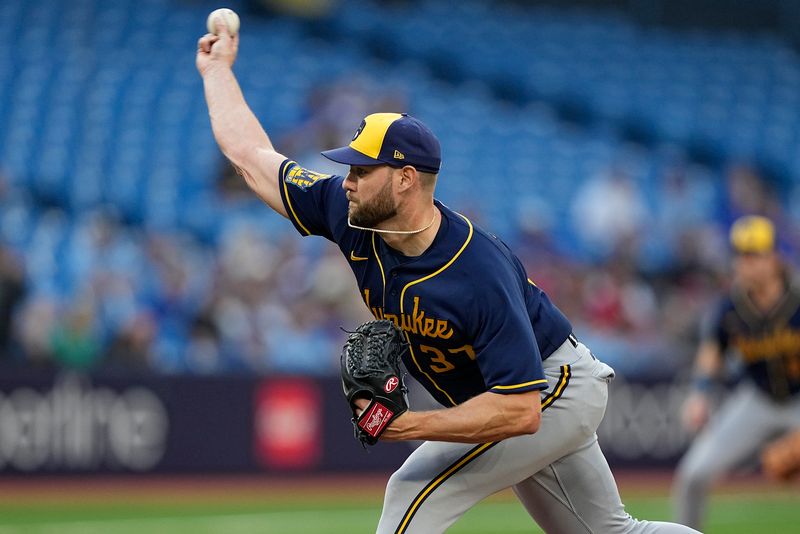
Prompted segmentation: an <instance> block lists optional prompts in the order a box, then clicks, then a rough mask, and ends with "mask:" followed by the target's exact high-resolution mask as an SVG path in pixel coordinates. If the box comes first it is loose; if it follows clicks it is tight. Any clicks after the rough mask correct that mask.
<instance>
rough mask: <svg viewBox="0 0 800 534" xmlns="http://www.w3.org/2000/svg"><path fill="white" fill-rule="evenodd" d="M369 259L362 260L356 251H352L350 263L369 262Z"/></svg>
mask: <svg viewBox="0 0 800 534" xmlns="http://www.w3.org/2000/svg"><path fill="white" fill-rule="evenodd" d="M368 259H369V258H368V257H364V258H362V257H361V256H356V252H355V251H354V250H351V251H350V261H367V260H368Z"/></svg>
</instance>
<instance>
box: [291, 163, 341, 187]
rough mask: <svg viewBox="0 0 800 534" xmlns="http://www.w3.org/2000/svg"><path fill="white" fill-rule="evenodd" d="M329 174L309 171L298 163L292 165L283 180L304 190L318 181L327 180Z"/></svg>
mask: <svg viewBox="0 0 800 534" xmlns="http://www.w3.org/2000/svg"><path fill="white" fill-rule="evenodd" d="M331 176H332V175H330V174H320V173H318V172H314V171H309V170H307V169H304V168H303V167H301V166H300V165H295V166H294V167H292V170H290V171H289V172H288V173H286V177H285V178H284V179H283V181H284V182H286V183H287V184H292V185H293V186H295V187H298V188H300V189H302V190H303V191H306V190H308V188H309V187H311V186H312V185H314V184H315V183H317V182H318V181H320V180H327V179H328V178H330V177H331Z"/></svg>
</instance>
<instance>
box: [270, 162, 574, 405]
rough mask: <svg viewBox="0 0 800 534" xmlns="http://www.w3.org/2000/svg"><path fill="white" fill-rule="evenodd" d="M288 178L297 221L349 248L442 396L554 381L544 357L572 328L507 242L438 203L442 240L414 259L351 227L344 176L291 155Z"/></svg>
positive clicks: (453, 399)
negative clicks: (321, 170) (547, 377)
mask: <svg viewBox="0 0 800 534" xmlns="http://www.w3.org/2000/svg"><path fill="white" fill-rule="evenodd" d="M280 179H281V183H280V184H279V185H280V188H281V198H282V200H283V203H284V206H285V207H286V211H287V212H288V214H289V218H290V220H291V221H292V223H293V224H294V226H295V228H297V230H298V231H299V232H300V233H301V234H303V235H320V236H323V237H326V238H327V239H329V240H331V241H333V242H334V243H336V244H337V245H338V246H339V248H340V250H341V251H342V254H344V255H345V257H346V258H347V260H348V261H349V263H350V267H351V268H352V270H353V273H354V274H355V277H356V280H357V282H358V287H359V289H360V291H361V297H362V298H363V300H364V302H365V303H366V305H367V306H368V307H369V309H370V310H371V312H372V314H373V315H374V316H375V317H376V318H378V319H390V320H392V321H394V323H395V324H397V326H399V327H400V328H401V329H402V330H403V331H404V332H405V334H406V336H407V338H408V341H409V343H410V345H411V347H410V350H409V351H407V353H406V356H405V357H404V358H403V360H404V364H405V366H406V368H407V369H408V371H409V372H410V373H411V374H412V375H413V376H414V377H415V378H416V379H417V380H419V382H420V383H421V384H422V385H423V386H424V387H425V388H426V389H427V390H428V391H429V392H430V393H431V395H433V397H434V398H436V399H437V400H438V401H439V402H440V403H442V404H443V405H445V406H453V405H456V404H459V403H461V402H464V401H465V400H467V399H470V398H472V397H474V396H476V395H478V394H480V393H483V392H485V391H493V392H496V393H519V392H524V391H532V390H538V389H545V388H546V387H547V382H546V380H545V377H544V373H543V370H542V360H543V359H545V358H547V357H548V356H550V354H552V353H553V352H554V351H555V350H556V349H557V348H558V347H559V346H560V345H561V344H562V343H564V341H566V339H567V337H568V336H569V334H570V332H571V330H572V327H571V326H570V323H569V321H567V319H566V318H565V317H564V315H563V314H562V313H561V312H560V311H559V310H558V308H556V307H555V306H554V305H553V304H552V303H551V302H550V300H549V299H548V297H547V295H545V294H544V293H543V292H542V291H541V290H540V289H539V288H538V287H536V286H535V285H534V284H533V282H531V281H530V280H529V279H528V277H527V275H526V273H525V269H524V268H523V266H522V264H521V263H520V261H519V260H518V259H517V257H516V256H514V254H512V252H511V251H510V250H509V249H508V247H507V246H506V245H505V244H504V243H503V242H502V241H501V240H500V239H498V238H497V237H495V236H493V235H491V234H489V233H487V232H484V231H483V230H481V229H480V228H477V227H475V226H474V225H473V224H472V222H470V221H469V219H467V218H466V217H464V216H463V215H461V214H459V213H456V212H454V211H452V210H450V209H449V208H448V207H447V206H445V205H443V204H442V203H440V202H438V201H436V206H437V207H438V208H439V210H440V211H441V214H442V222H441V225H440V228H439V230H438V232H437V234H436V237H435V238H434V240H433V243H432V244H431V246H430V247H428V249H427V250H426V251H425V252H424V253H423V254H422V255H420V256H418V257H406V256H403V255H402V254H400V253H399V252H397V251H395V250H393V249H392V248H390V247H389V246H387V245H386V244H385V242H384V241H383V239H381V238H380V236H379V235H378V234H377V233H376V232H372V231H368V230H357V229H354V228H351V227H349V226H348V224H347V208H348V201H347V198H346V196H345V192H344V190H343V188H342V182H343V180H344V178H343V177H341V176H330V175H320V174H317V173H313V172H310V171H307V170H305V169H303V168H302V167H300V166H299V165H297V164H296V163H295V162H293V161H290V160H287V161H285V162H284V163H283V164H282V165H281V169H280Z"/></svg>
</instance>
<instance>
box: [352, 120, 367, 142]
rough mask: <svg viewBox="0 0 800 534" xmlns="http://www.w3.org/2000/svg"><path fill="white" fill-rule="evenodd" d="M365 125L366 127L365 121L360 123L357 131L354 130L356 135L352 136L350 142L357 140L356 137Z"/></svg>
mask: <svg viewBox="0 0 800 534" xmlns="http://www.w3.org/2000/svg"><path fill="white" fill-rule="evenodd" d="M366 125H367V121H366V120H363V121H361V126H359V127H358V130H356V133H354V134H353V139H352V140H351V142H352V141H355V140H356V139H358V136H359V135H361V132H363V131H364V126H366Z"/></svg>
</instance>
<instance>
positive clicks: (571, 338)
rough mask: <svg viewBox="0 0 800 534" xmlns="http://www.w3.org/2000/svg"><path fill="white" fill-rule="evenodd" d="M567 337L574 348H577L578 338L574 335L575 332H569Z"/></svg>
mask: <svg viewBox="0 0 800 534" xmlns="http://www.w3.org/2000/svg"><path fill="white" fill-rule="evenodd" d="M567 339H569V342H570V343H572V346H573V347H575V348H576V349H577V348H578V338H577V337H575V334H573V333H570V335H568V336H567Z"/></svg>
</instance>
